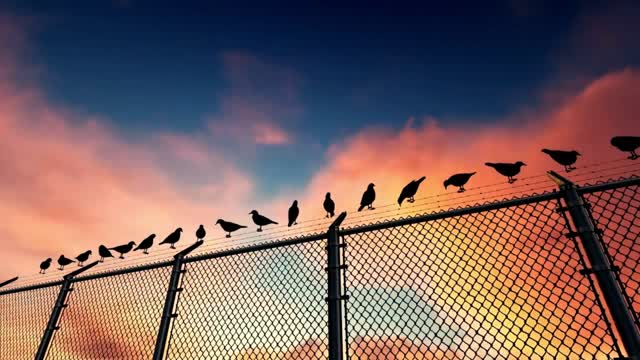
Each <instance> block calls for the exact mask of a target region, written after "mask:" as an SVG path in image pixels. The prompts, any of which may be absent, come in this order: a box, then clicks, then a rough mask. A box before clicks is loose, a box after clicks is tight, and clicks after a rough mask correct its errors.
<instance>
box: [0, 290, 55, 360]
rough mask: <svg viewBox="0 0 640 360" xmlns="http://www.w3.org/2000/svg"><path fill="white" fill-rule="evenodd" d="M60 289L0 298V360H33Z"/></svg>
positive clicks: (27, 292)
mask: <svg viewBox="0 0 640 360" xmlns="http://www.w3.org/2000/svg"><path fill="white" fill-rule="evenodd" d="M59 291H60V286H59V285H57V286H48V287H44V288H40V289H36V290H29V291H22V292H16V293H12V294H8V295H2V296H0V359H12V360H20V359H33V355H34V354H35V353H36V351H37V350H38V345H40V340H41V339H42V335H43V334H44V330H45V329H46V327H47V322H48V321H49V315H50V314H51V308H53V305H54V304H55V302H56V298H57V297H58V292H59Z"/></svg>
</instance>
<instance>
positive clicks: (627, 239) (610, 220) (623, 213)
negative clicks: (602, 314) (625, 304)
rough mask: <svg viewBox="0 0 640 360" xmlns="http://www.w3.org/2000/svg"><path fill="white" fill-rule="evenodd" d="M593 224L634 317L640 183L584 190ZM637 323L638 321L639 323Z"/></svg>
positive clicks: (639, 281) (639, 271) (639, 301)
mask: <svg viewBox="0 0 640 360" xmlns="http://www.w3.org/2000/svg"><path fill="white" fill-rule="evenodd" d="M584 199H585V200H586V201H587V202H588V203H589V204H591V206H592V209H591V211H592V214H593V218H594V221H595V223H596V224H597V225H596V227H597V228H598V229H600V230H602V231H603V235H602V239H603V242H604V243H605V244H606V246H607V247H608V250H609V254H610V256H611V258H612V260H613V261H612V262H613V265H617V266H619V267H620V272H619V273H618V275H619V279H620V281H621V282H622V284H623V285H624V287H625V288H626V292H627V296H629V298H630V300H631V304H632V307H633V310H634V311H635V313H636V318H638V314H640V186H638V185H632V186H628V187H621V188H617V189H613V190H606V191H600V192H595V193H589V194H584ZM638 325H639V326H640V324H638Z"/></svg>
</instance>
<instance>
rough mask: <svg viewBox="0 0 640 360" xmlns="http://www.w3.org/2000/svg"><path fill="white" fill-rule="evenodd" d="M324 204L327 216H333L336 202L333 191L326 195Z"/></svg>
mask: <svg viewBox="0 0 640 360" xmlns="http://www.w3.org/2000/svg"><path fill="white" fill-rule="evenodd" d="M322 206H324V211H326V212H327V216H326V217H333V216H334V215H335V211H336V203H334V202H333V200H332V199H331V193H327V195H326V196H325V197H324V203H323V204H322Z"/></svg>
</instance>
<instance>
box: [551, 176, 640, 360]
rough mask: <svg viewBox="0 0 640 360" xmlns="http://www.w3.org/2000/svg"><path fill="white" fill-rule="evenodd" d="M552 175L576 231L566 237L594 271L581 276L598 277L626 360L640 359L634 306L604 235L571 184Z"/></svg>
mask: <svg viewBox="0 0 640 360" xmlns="http://www.w3.org/2000/svg"><path fill="white" fill-rule="evenodd" d="M549 176H550V177H551V179H552V180H553V181H554V182H556V183H557V184H558V185H559V186H560V191H561V194H562V197H563V199H564V201H565V204H566V208H564V209H562V210H564V211H567V212H568V213H569V216H570V218H571V220H572V222H573V226H574V229H575V232H571V233H569V234H567V235H568V236H573V237H577V238H579V239H580V241H581V243H582V247H583V249H584V251H585V253H586V255H587V258H588V259H589V266H591V268H590V269H584V270H583V271H581V273H583V274H585V275H586V276H591V274H593V275H595V278H596V280H597V282H598V285H599V287H600V290H601V291H602V297H603V298H604V300H605V303H606V304H607V307H608V309H609V312H610V314H611V317H612V320H613V323H614V324H615V327H616V329H617V331H618V334H619V335H620V339H621V340H622V344H623V345H624V348H625V351H626V353H627V358H626V359H635V360H640V329H638V327H637V326H636V324H635V320H634V318H635V316H634V314H633V313H632V311H633V309H632V308H631V304H629V303H628V301H627V298H626V296H625V294H624V290H623V289H622V288H621V286H620V284H619V283H618V281H617V279H616V276H615V274H614V271H617V269H616V268H615V267H614V264H611V262H610V261H609V256H608V255H607V251H606V249H605V248H604V247H603V246H604V243H603V242H602V239H601V238H600V237H601V233H600V232H599V230H598V229H596V227H595V224H594V223H593V221H592V220H591V219H592V217H591V213H590V208H589V206H588V205H587V204H585V203H584V201H583V198H582V196H581V195H580V194H579V193H578V190H577V188H576V186H575V185H574V184H573V183H572V182H571V181H569V180H567V179H566V178H564V177H562V176H560V175H558V174H557V173H555V172H553V171H550V172H549ZM603 315H604V314H603ZM605 316H606V315H605Z"/></svg>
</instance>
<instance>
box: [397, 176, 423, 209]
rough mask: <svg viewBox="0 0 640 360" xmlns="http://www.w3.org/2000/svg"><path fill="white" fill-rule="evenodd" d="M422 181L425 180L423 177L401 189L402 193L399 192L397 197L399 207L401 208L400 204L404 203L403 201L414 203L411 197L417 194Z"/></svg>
mask: <svg viewBox="0 0 640 360" xmlns="http://www.w3.org/2000/svg"><path fill="white" fill-rule="evenodd" d="M424 179H426V177H425V176H423V177H421V178H420V179H418V180H413V181H411V182H410V183H408V184H407V185H406V186H405V187H403V188H402V191H401V192H400V196H399V197H398V205H399V206H402V202H403V201H404V199H408V200H407V202H410V203H413V202H414V201H416V200H415V199H414V198H413V197H414V196H415V195H416V193H417V192H418V188H419V187H420V184H421V183H422V182H423V181H424Z"/></svg>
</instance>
